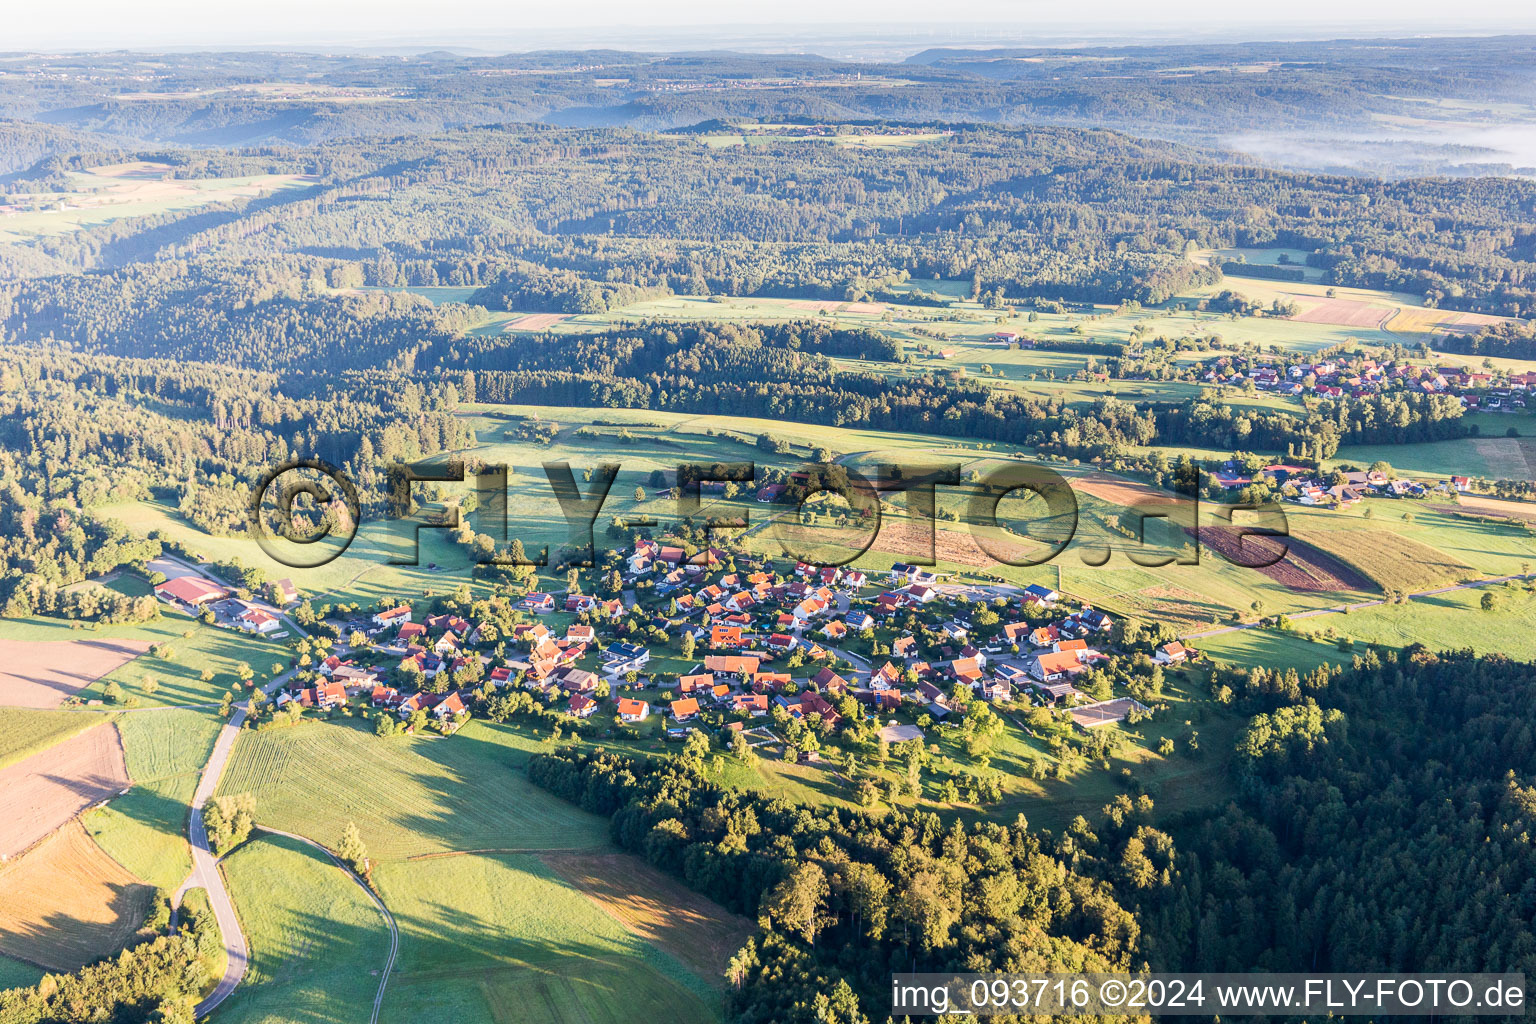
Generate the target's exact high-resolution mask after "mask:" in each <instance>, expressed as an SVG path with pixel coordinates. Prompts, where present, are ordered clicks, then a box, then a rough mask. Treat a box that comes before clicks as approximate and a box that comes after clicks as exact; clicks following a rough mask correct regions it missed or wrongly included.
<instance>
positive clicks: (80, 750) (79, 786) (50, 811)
mask: <svg viewBox="0 0 1536 1024" xmlns="http://www.w3.org/2000/svg"><path fill="white" fill-rule="evenodd" d="M127 788H128V767H127V765H126V764H125V763H124V761H123V742H122V739H121V738H120V737H119V736H118V734H117V726H115V725H113V724H112V723H111V722H102V723H101V724H100V725H98V726H95V727H94V728H91V729H87V730H86V731H85V732H82V733H80V734H79V735H78V736H74V737H71V738H70V739H67V740H65V741H64V742H62V743H56V744H54V745H53V746H51V747H49V748H48V749H47V750H44V751H42V752H41V753H38V754H34V755H32V756H31V757H29V758H27V759H26V760H25V761H21V762H18V763H17V764H13V765H11V766H10V767H9V768H5V769H3V770H0V857H14V856H16V855H17V854H18V853H21V852H22V851H23V850H25V849H27V848H28V847H29V846H31V845H32V844H34V843H36V842H37V841H38V840H40V839H42V838H44V837H45V836H47V835H48V834H49V833H51V832H53V831H54V830H55V829H57V828H58V827H59V826H60V825H63V824H64V823H65V822H67V821H69V820H70V819H71V818H73V817H75V816H76V815H77V814H79V813H80V812H81V811H83V810H85V809H86V808H87V807H90V806H91V805H92V804H95V803H99V802H101V801H102V800H105V799H107V798H108V797H110V796H112V795H114V794H116V793H119V792H121V791H122V790H124V789H127Z"/></svg>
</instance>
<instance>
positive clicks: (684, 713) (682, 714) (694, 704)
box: [672, 697, 699, 722]
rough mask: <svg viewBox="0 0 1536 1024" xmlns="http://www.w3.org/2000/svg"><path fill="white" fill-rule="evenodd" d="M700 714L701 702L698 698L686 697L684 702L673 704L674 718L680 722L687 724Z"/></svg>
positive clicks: (679, 701)
mask: <svg viewBox="0 0 1536 1024" xmlns="http://www.w3.org/2000/svg"><path fill="white" fill-rule="evenodd" d="M698 713H699V701H698V698H696V697H684V698H683V699H682V700H675V701H673V702H672V718H673V719H674V720H675V721H678V722H686V721H688V719H690V718H693V717H694V716H696V715H697V714H698Z"/></svg>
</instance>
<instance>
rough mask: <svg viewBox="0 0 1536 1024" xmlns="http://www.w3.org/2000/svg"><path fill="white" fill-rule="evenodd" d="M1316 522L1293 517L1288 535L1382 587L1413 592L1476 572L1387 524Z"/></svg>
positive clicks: (1315, 520) (1472, 576)
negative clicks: (1357, 526)
mask: <svg viewBox="0 0 1536 1024" xmlns="http://www.w3.org/2000/svg"><path fill="white" fill-rule="evenodd" d="M1370 521H1371V520H1359V521H1358V522H1362V523H1363V522H1370ZM1319 522H1321V520H1319V519H1318V518H1317V517H1307V518H1299V519H1294V520H1293V521H1292V523H1291V536H1293V537H1295V538H1297V539H1298V540H1303V541H1306V542H1307V543H1309V544H1312V545H1315V546H1316V547H1318V548H1320V549H1321V550H1322V551H1324V552H1326V553H1327V554H1330V555H1332V556H1333V557H1335V558H1337V559H1339V560H1340V561H1341V562H1344V563H1345V564H1346V565H1348V566H1350V567H1352V568H1353V569H1355V570H1357V571H1358V572H1360V573H1361V574H1363V575H1364V576H1366V577H1367V578H1369V579H1370V580H1371V581H1372V582H1373V583H1375V584H1376V585H1377V586H1378V587H1380V588H1381V589H1382V590H1383V591H1389V590H1391V589H1393V588H1396V589H1398V590H1403V591H1407V592H1409V593H1412V592H1413V591H1416V590H1429V589H1431V588H1433V587H1436V586H1442V585H1444V584H1448V583H1455V582H1458V581H1460V580H1465V579H1471V578H1475V577H1476V576H1477V575H1478V574H1477V573H1476V572H1475V571H1474V570H1473V569H1472V567H1471V566H1468V565H1465V564H1464V563H1462V562H1460V561H1458V560H1457V559H1455V558H1452V557H1450V556H1449V555H1447V554H1445V553H1444V552H1442V551H1438V550H1436V549H1435V548H1432V547H1430V546H1429V545H1427V544H1421V543H1419V542H1418V541H1416V540H1414V539H1412V538H1411V537H1407V536H1404V535H1403V534H1402V533H1399V532H1395V531H1394V530H1393V529H1391V528H1390V527H1389V526H1386V524H1383V525H1384V528H1382V529H1333V530H1326V529H1313V528H1311V527H1312V526H1313V525H1314V524H1317V523H1319ZM1352 525H1353V523H1352Z"/></svg>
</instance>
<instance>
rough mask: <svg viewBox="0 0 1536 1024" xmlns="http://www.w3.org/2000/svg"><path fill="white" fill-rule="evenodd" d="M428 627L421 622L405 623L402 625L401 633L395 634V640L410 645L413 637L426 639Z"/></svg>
mask: <svg viewBox="0 0 1536 1024" xmlns="http://www.w3.org/2000/svg"><path fill="white" fill-rule="evenodd" d="M426 635H427V627H426V626H424V625H422V624H421V623H419V622H404V623H401V625H400V632H398V633H396V634H395V639H396V640H398V641H400V642H401V643H410V641H411V639H412V638H413V637H418V636H420V637H425V636H426Z"/></svg>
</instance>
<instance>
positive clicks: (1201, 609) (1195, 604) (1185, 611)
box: [1134, 585, 1228, 627]
mask: <svg viewBox="0 0 1536 1024" xmlns="http://www.w3.org/2000/svg"><path fill="white" fill-rule="evenodd" d="M1134 596H1135V599H1136V601H1137V604H1138V605H1139V606H1140V610H1141V611H1142V612H1144V613H1145V614H1146V616H1147V617H1148V618H1150V619H1152V620H1153V621H1156V622H1171V623H1173V624H1174V625H1176V626H1189V627H1195V626H1200V625H1204V624H1205V623H1208V622H1210V621H1211V619H1212V617H1218V618H1219V617H1221V616H1222V615H1224V614H1226V612H1227V611H1228V609H1227V607H1226V606H1225V605H1222V604H1219V603H1217V602H1215V601H1213V600H1212V599H1211V598H1210V597H1208V596H1206V595H1203V594H1197V593H1195V592H1194V591H1192V590H1187V589H1185V588H1184V587H1176V586H1171V585H1159V586H1155V587H1146V588H1144V589H1142V590H1139V591H1137V592H1136V594H1135V595H1134Z"/></svg>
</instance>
